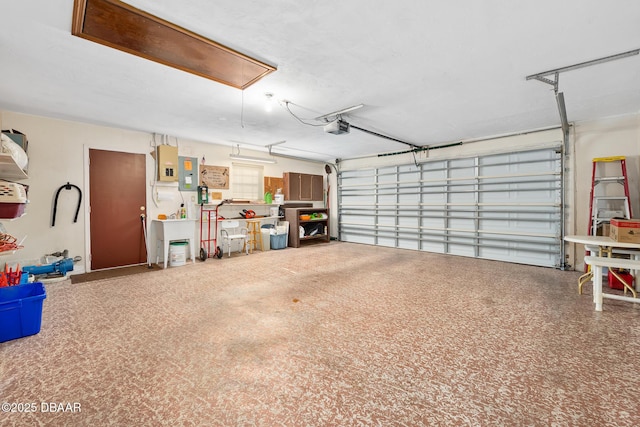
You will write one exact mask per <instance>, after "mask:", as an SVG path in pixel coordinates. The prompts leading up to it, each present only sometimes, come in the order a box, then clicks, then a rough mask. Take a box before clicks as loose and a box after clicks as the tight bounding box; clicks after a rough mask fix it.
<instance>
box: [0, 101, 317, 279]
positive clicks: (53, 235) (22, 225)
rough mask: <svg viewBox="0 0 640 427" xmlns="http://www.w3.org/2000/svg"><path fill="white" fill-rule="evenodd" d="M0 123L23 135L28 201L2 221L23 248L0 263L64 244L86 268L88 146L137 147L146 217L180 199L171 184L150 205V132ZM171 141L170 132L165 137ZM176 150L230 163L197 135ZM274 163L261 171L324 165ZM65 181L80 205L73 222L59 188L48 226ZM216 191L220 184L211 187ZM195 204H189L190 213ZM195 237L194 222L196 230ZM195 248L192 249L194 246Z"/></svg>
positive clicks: (11, 116)
mask: <svg viewBox="0 0 640 427" xmlns="http://www.w3.org/2000/svg"><path fill="white" fill-rule="evenodd" d="M0 126H1V128H2V129H16V130H19V131H20V132H22V133H24V134H25V135H27V138H28V140H29V148H28V155H29V166H28V173H29V178H28V179H26V180H24V181H20V182H21V183H23V184H26V185H29V201H30V202H29V204H28V205H27V208H26V215H25V216H24V217H22V218H19V219H15V220H12V221H4V222H3V224H4V226H5V228H6V230H7V233H8V234H10V235H12V236H15V237H17V238H21V237H23V236H25V235H26V236H27V239H26V240H25V242H24V248H23V249H22V250H19V251H17V252H16V253H15V254H13V255H5V256H3V257H2V258H0V263H2V264H4V263H9V264H13V263H15V262H23V263H22V265H24V261H31V260H37V259H39V258H40V257H42V256H43V255H45V254H50V253H53V252H57V251H61V250H63V249H68V250H69V255H70V256H71V257H74V256H81V257H83V261H82V262H81V263H80V264H76V266H75V271H76V272H79V271H85V270H86V271H89V269H90V268H89V264H88V263H87V260H86V248H87V247H88V242H89V237H90V236H88V230H89V228H88V223H87V219H88V217H89V216H88V212H89V211H88V209H89V205H88V202H87V201H88V197H89V194H88V185H87V183H88V170H87V165H86V155H85V154H86V153H87V152H88V149H89V148H95V149H103V150H113V151H123V152H130V153H143V154H146V155H147V156H146V158H147V182H148V183H149V185H148V187H147V208H148V218H149V219H153V218H157V216H158V214H160V213H164V214H171V213H174V212H176V210H177V209H178V208H179V206H180V203H181V202H182V197H181V196H180V192H179V191H178V189H177V187H170V188H169V190H168V191H171V192H172V193H173V194H174V197H173V200H170V201H162V202H159V203H158V206H156V205H155V204H154V202H153V200H152V196H153V194H152V187H151V185H150V184H151V181H153V179H154V178H155V176H156V173H155V170H154V160H153V158H152V157H151V155H150V153H151V151H152V150H153V148H152V147H153V145H152V137H153V135H152V134H149V133H144V132H137V131H130V130H123V129H116V128H110V127H104V126H96V125H90V124H84V123H77V122H70V121H64V120H56V119H50V118H44V117H38V116H31V115H25V114H19V113H14V112H8V111H0ZM169 142H170V143H171V144H172V145H175V144H176V139H175V138H169ZM177 143H178V155H180V156H189V157H198V158H202V156H204V157H205V159H206V164H208V165H215V166H231V159H230V158H229V154H230V153H231V147H227V146H222V145H214V144H206V143H201V142H197V141H187V140H180V139H179V140H178V141H177ZM242 154H247V155H254V156H263V157H264V156H265V153H259V152H251V151H250V150H246V149H244V148H242ZM277 161H278V163H277V164H265V165H264V176H275V177H281V176H282V173H283V172H302V173H311V174H317V175H322V174H324V165H323V164H320V163H314V162H304V161H298V160H292V159H285V158H278V159H277ZM67 182H70V183H71V184H75V185H77V186H78V187H80V188H81V189H82V205H81V208H80V214H79V216H78V222H77V223H73V217H74V214H75V208H76V205H77V200H78V193H77V191H76V190H72V191H68V190H63V191H61V193H60V196H59V200H58V211H57V215H56V225H55V227H51V218H52V210H53V201H54V196H55V193H56V191H57V190H58V188H60V186H62V185H64V184H66V183H67ZM215 191H220V190H215ZM222 193H223V198H231V197H232V195H231V191H230V190H223V191H222ZM182 196H183V197H184V199H185V200H186V201H190V200H193V201H196V200H197V196H196V193H195V192H182ZM195 213H197V209H194V214H195ZM196 236H197V237H198V238H199V227H198V229H197V230H196ZM150 249H151V251H150V252H151V255H152V260H153V261H155V240H154V239H153V236H150ZM196 252H197V250H196Z"/></svg>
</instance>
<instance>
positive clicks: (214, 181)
mask: <svg viewBox="0 0 640 427" xmlns="http://www.w3.org/2000/svg"><path fill="white" fill-rule="evenodd" d="M200 182H201V183H203V184H204V185H206V186H207V187H209V188H210V189H211V188H215V189H221V190H228V189H229V168H228V167H226V166H207V165H202V166H200Z"/></svg>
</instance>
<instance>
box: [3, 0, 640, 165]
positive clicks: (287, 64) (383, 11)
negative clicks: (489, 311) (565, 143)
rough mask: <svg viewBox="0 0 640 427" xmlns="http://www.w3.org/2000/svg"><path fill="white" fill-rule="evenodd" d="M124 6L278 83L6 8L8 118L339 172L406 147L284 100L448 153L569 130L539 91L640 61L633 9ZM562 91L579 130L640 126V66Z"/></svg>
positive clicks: (490, 4)
mask: <svg viewBox="0 0 640 427" xmlns="http://www.w3.org/2000/svg"><path fill="white" fill-rule="evenodd" d="M126 3H128V4H130V5H132V6H134V7H136V8H138V9H141V10H144V11H146V12H148V13H150V14H152V15H155V16H157V17H159V18H161V19H164V20H166V21H170V22H172V23H174V24H176V25H178V26H180V27H183V28H185V29H187V30H189V31H192V32H194V33H197V34H199V35H201V36H203V37H206V38H208V39H211V40H214V41H216V42H218V43H221V44H223V45H225V46H227V47H230V48H232V49H234V50H237V51H239V52H241V53H243V54H245V55H248V56H250V57H253V58H256V59H257V60H259V61H262V62H264V63H266V64H270V65H272V66H275V67H276V68H277V71H275V72H273V73H271V74H269V75H267V76H266V77H264V78H262V79H261V80H259V81H258V82H257V83H255V84H253V85H251V86H250V87H248V88H246V89H245V90H239V89H236V88H233V87H230V86H227V85H224V84H220V83H217V82H214V81H211V80H209V79H205V78H203V77H200V76H197V75H194V74H190V73H186V72H184V71H180V70H178V69H175V68H171V67H168V66H165V65H162V64H159V63H156V62H152V61H149V60H146V59H143V58H140V57H137V56H134V55H131V54H128V53H125V52H122V51H119V50H116V49H112V48H109V47H106V46H103V45H100V44H97V43H93V42H91V41H88V40H85V39H82V38H79V37H75V36H72V35H71V22H72V15H73V0H32V1H28V2H26V1H22V2H17V1H13V2H3V5H2V6H1V11H2V16H3V19H2V22H1V23H0V58H2V59H1V60H0V109H3V110H9V111H15V112H21V113H26V114H34V115H40V116H47V117H53V118H60V119H66V120H73V121H80V122H88V123H95V124H100V125H106V126H112V127H118V128H125V129H133V130H138V131H144V132H150V133H158V134H163V135H170V136H175V137H178V138H185V139H192V140H196V141H202V142H209V143H215V144H223V145H229V146H230V152H231V147H232V146H236V144H240V147H241V148H245V149H249V148H252V149H258V150H262V151H267V150H268V149H267V148H266V146H268V145H269V144H274V143H278V144H277V145H274V146H273V148H272V150H273V152H276V153H281V154H285V155H291V156H297V157H302V158H308V159H313V160H319V161H332V160H335V159H337V158H342V159H347V158H354V157H362V156H368V155H376V154H379V153H386V152H394V151H398V150H404V149H406V148H408V147H407V145H405V144H402V143H399V142H395V141H392V140H389V139H384V138H380V137H377V136H373V135H370V134H367V133H364V132H362V131H360V130H357V129H352V130H351V132H350V133H349V134H343V135H334V134H330V133H325V132H324V131H323V128H322V126H311V125H309V124H303V123H302V122H301V121H299V120H297V119H296V118H295V117H293V116H292V115H291V114H290V113H289V112H288V111H287V110H286V109H285V108H284V107H283V103H282V102H278V101H282V100H287V101H289V102H290V103H289V107H290V109H291V111H292V112H293V113H295V114H296V115H297V116H298V118H300V119H302V121H303V122H306V123H310V124H315V125H321V124H322V122H320V121H314V120H313V118H315V117H318V116H321V115H323V114H326V113H330V112H333V111H337V110H340V109H342V108H345V107H349V106H352V105H356V104H360V103H362V104H364V107H362V108H360V109H357V110H354V111H352V112H350V113H347V114H345V115H344V118H345V119H346V120H347V121H348V122H349V123H351V124H353V125H354V126H357V127H360V128H363V129H368V130H371V131H374V132H377V133H380V134H384V135H388V136H391V137H393V138H395V139H399V140H401V141H405V142H408V143H411V144H414V145H420V146H422V145H432V146H434V145H439V144H445V143H450V142H455V141H460V140H468V139H474V138H480V137H487V136H493V135H500V134H506V133H512V132H521V131H528V130H534V129H540V128H546V127H552V126H558V125H559V124H560V119H559V114H558V110H557V106H556V101H555V98H554V96H553V88H552V87H551V86H549V85H546V84H544V83H542V82H539V81H536V80H528V81H527V80H526V76H528V75H531V74H535V73H539V72H542V71H546V70H550V69H554V68H560V67H564V66H569V65H573V64H576V63H580V62H584V61H590V60H593V59H597V58H601V57H605V56H609V55H614V54H617V53H621V52H625V51H629V50H634V49H638V48H640V30H639V27H638V22H639V21H640V2H637V1H635V0H616V1H611V2H602V1H600V0H587V1H585V0H567V1H562V2H559V1H550V0H539V1H537V2H508V1H504V0H501V1H498V0H485V1H482V2H478V1H473V0H463V1H457V2H451V1H445V0H441V1H417V0H413V1H409V0H407V1H404V2H376V3H375V5H374V4H373V2H371V1H367V0H350V1H347V2H345V1H334V0H326V1H307V2H299V1H291V0H289V1H279V2H263V1H242V2H240V1H235V0H219V1H215V2H211V1H208V0H189V1H187V0H173V1H164V2H158V1H152V0H129V1H127V2H126ZM399 5H401V6H402V7H399ZM559 89H560V91H562V92H563V93H564V96H565V102H566V107H567V114H568V118H569V121H583V120H590V119H595V118H599V117H607V116H615V115H622V114H629V113H637V112H639V111H640V55H636V56H631V57H628V58H624V59H620V60H617V61H613V62H608V63H605V64H599V65H595V66H591V67H587V68H583V69H579V70H574V71H570V72H566V73H563V74H561V76H560V85H559ZM266 93H271V94H273V97H272V100H273V101H275V102H274V106H273V109H272V111H271V112H267V111H266V107H265V104H266V103H267V97H266V96H265V94H266ZM281 141H285V142H284V143H280V142H281Z"/></svg>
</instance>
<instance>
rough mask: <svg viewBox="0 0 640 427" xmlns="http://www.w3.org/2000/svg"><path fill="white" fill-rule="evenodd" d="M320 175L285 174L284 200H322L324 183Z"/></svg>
mask: <svg viewBox="0 0 640 427" xmlns="http://www.w3.org/2000/svg"><path fill="white" fill-rule="evenodd" d="M323 179H324V178H323V176H322V175H311V174H307V173H298V172H285V173H284V174H283V180H284V189H283V192H284V199H285V200H301V201H309V202H316V201H322V200H324V183H323Z"/></svg>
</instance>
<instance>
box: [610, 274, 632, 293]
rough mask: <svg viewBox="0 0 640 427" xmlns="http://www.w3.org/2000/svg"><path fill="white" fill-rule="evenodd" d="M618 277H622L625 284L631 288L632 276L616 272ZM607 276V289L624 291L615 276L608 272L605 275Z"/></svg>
mask: <svg viewBox="0 0 640 427" xmlns="http://www.w3.org/2000/svg"><path fill="white" fill-rule="evenodd" d="M617 273H618V276H620V277H622V278H623V279H624V281H625V282H627V283H628V284H629V285H630V286H631V287H633V276H632V275H631V274H629V273H623V272H620V271H618V272H617ZM607 275H608V276H609V287H610V288H611V289H620V290H624V285H623V284H622V282H621V281H620V280H618V278H617V277H616V276H614V275H613V274H612V273H611V271H609V272H608V273H607Z"/></svg>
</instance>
